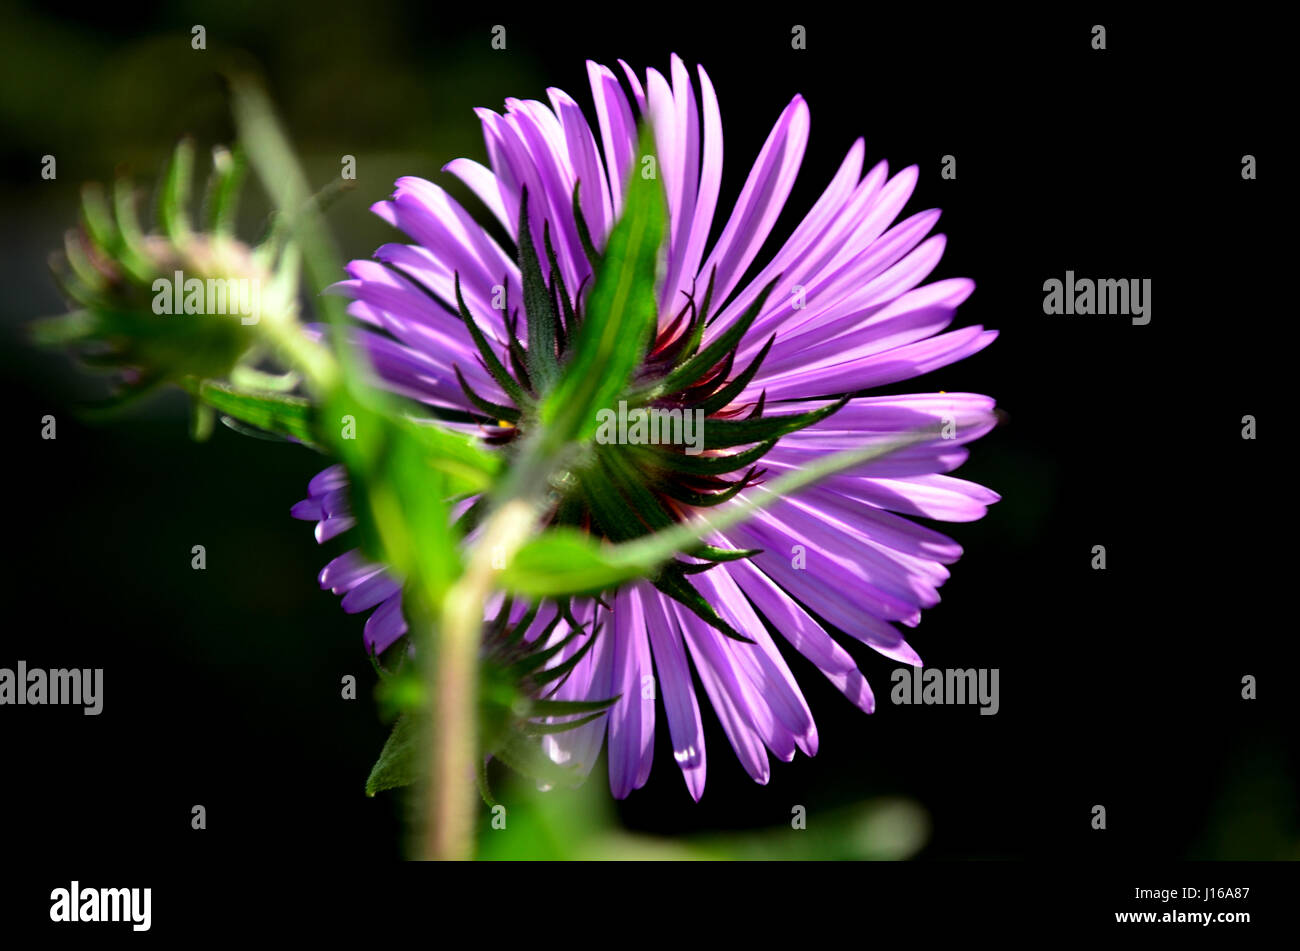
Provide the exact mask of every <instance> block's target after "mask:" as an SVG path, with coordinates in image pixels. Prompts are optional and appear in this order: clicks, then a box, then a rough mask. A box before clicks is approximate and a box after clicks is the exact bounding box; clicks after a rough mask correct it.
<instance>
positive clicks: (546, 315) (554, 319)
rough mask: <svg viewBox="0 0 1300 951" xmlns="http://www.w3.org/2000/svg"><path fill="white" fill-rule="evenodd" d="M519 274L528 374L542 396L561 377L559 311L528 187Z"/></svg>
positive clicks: (521, 209)
mask: <svg viewBox="0 0 1300 951" xmlns="http://www.w3.org/2000/svg"><path fill="white" fill-rule="evenodd" d="M518 245H519V276H520V279H521V280H522V282H523V286H524V314H525V315H526V316H527V318H528V351H527V353H526V356H527V358H528V376H529V378H530V379H531V380H532V381H533V386H534V388H535V389H536V391H537V393H538V395H539V396H545V395H546V394H547V393H549V392H550V391H551V388H552V387H553V386H554V385H555V383H556V381H557V380H559V378H560V363H559V358H558V347H557V343H558V339H559V338H558V331H559V324H560V314H559V311H558V310H556V307H555V298H554V296H552V294H551V291H550V289H549V288H548V287H547V286H546V278H545V277H543V276H542V262H541V259H540V258H539V257H538V256H537V247H536V245H534V244H533V233H532V230H531V228H530V225H529V222H528V189H527V188H525V189H523V191H522V193H521V194H520V198H519V239H518Z"/></svg>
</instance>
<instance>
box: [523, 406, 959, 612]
mask: <svg viewBox="0 0 1300 951" xmlns="http://www.w3.org/2000/svg"><path fill="white" fill-rule="evenodd" d="M937 436H938V430H937V429H934V430H932V429H929V428H926V429H921V430H914V431H912V432H910V433H907V434H905V435H902V436H900V437H899V438H898V439H895V440H891V441H889V442H887V443H883V444H879V445H874V446H870V447H867V448H864V449H849V450H845V451H843V452H837V453H833V454H830V455H827V456H824V457H822V458H821V459H818V460H817V461H816V462H813V463H811V464H809V465H808V466H807V467H805V468H803V469H800V470H798V471H795V472H791V473H788V474H787V475H785V476H782V477H781V478H780V479H777V480H775V481H774V482H772V483H770V484H769V485H768V486H767V487H766V488H767V489H768V491H766V492H762V493H754V494H753V495H751V496H746V497H742V498H740V499H738V500H737V501H736V502H735V503H734V504H733V505H730V506H728V507H727V508H725V509H722V510H720V511H711V512H709V513H707V514H705V513H701V514H699V515H698V516H697V517H695V518H693V519H691V520H690V521H687V522H682V523H679V524H677V525H674V526H673V527H671V528H667V529H664V530H663V531H659V532H655V533H654V534H652V535H646V536H644V537H642V538H638V539H636V540H634V541H629V542H624V543H622V544H617V545H611V544H608V543H605V542H601V541H599V540H597V539H595V538H593V537H591V536H590V535H588V534H587V533H585V532H582V531H579V530H577V529H571V528H566V527H560V528H552V529H550V530H548V531H546V532H543V533H542V534H540V535H538V536H537V537H536V538H534V539H533V540H532V541H530V542H528V543H527V544H526V545H524V546H523V547H522V548H520V549H519V551H517V552H516V553H515V555H514V557H513V558H512V559H511V560H510V562H509V563H508V564H507V565H506V567H505V569H504V570H503V571H502V572H501V576H500V581H501V585H502V587H504V588H505V589H506V590H507V591H510V592H513V593H515V594H520V595H523V596H526V597H548V598H549V597H559V596H562V595H568V594H594V593H596V592H599V591H603V590H606V589H608V588H612V587H615V586H617V585H619V584H623V583H624V582H627V581H631V580H633V579H635V578H639V577H648V576H651V575H653V574H655V572H656V571H658V570H659V568H660V566H661V565H663V564H664V563H665V562H667V561H668V560H669V559H670V558H672V557H673V556H674V555H676V554H678V553H679V552H688V553H689V552H690V551H691V550H692V549H693V548H695V547H696V546H698V545H699V543H700V540H701V539H702V538H704V537H705V536H707V535H710V534H712V533H713V532H718V531H722V530H724V529H726V528H728V527H730V526H732V525H735V524H737V523H739V522H743V521H745V520H746V519H748V518H750V517H751V516H752V515H753V514H754V513H755V512H757V511H758V510H760V509H763V508H766V507H767V506H768V505H771V504H772V503H773V502H775V501H777V500H779V499H781V498H785V497H788V496H790V495H793V494H794V493H796V492H798V491H799V490H800V489H803V488H805V487H806V486H809V485H812V484H814V483H816V482H819V481H821V480H822V479H825V478H827V477H828V476H832V475H835V474H836V473H838V472H843V471H844V470H846V469H852V468H854V467H856V466H860V465H863V464H865V463H867V462H871V461H873V460H876V459H881V458H884V457H886V456H889V455H891V454H892V453H895V452H898V451H899V450H901V449H905V448H907V447H909V446H913V445H916V444H918V443H922V442H926V441H928V440H931V439H934V438H936V437H937Z"/></svg>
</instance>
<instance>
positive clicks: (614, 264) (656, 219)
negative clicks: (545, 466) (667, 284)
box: [541, 126, 668, 447]
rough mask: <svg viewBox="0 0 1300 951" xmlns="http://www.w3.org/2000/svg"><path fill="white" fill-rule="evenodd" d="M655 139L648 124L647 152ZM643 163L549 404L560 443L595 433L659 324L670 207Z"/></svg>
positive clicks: (548, 418) (551, 427)
mask: <svg viewBox="0 0 1300 951" xmlns="http://www.w3.org/2000/svg"><path fill="white" fill-rule="evenodd" d="M653 141H654V140H653V135H652V134H651V132H650V129H649V126H644V127H643V128H642V130H641V146H640V147H641V153H640V154H642V155H645V154H649V153H650V152H651V151H652V149H653ZM638 167H639V163H634V164H633V168H632V172H631V178H630V180H629V182H628V189H627V201H626V203H625V206H624V209H623V215H622V217H621V218H620V219H619V221H618V223H617V224H616V225H615V226H614V230H613V232H612V233H611V234H610V236H609V242H608V244H607V245H606V247H605V254H604V256H603V258H602V259H601V263H600V267H599V269H598V271H597V273H596V279H595V283H594V284H593V286H592V289H591V293H590V295H589V296H588V297H587V307H586V313H585V314H584V316H583V319H582V323H581V324H580V325H579V327H578V329H577V332H576V333H575V334H574V340H573V343H572V349H573V355H572V357H570V359H569V361H568V363H567V365H566V366H565V368H564V373H563V376H562V377H561V379H560V382H559V383H558V384H557V385H556V388H555V390H554V391H553V392H552V393H551V395H550V397H549V398H547V400H546V401H545V403H543V405H542V412H541V419H542V425H543V427H544V429H545V431H546V433H547V439H548V441H549V443H550V445H551V446H553V447H554V446H558V445H562V444H564V443H568V442H570V441H573V440H585V439H588V438H589V437H590V436H591V435H592V434H593V433H594V432H595V431H596V426H597V422H598V421H597V418H596V414H597V412H598V411H599V410H601V409H606V408H609V407H611V406H612V405H613V404H614V401H615V400H616V398H617V397H618V395H619V394H620V393H621V392H623V390H624V389H625V388H626V386H627V383H628V380H629V379H631V377H632V373H633V372H634V371H635V370H636V368H637V367H638V366H639V365H640V363H641V361H642V359H644V357H645V354H646V350H647V348H648V346H649V343H650V340H651V337H652V335H653V333H654V330H655V327H656V325H657V323H658V319H659V308H658V303H657V301H656V295H655V274H656V270H657V265H658V257H659V247H660V245H661V244H662V243H663V239H664V234H665V232H666V230H667V219H668V212H667V205H666V202H665V200H664V192H663V188H662V186H661V185H660V183H659V180H658V178H652V179H646V178H643V177H642V176H641V175H640V174H638V171H637V169H638Z"/></svg>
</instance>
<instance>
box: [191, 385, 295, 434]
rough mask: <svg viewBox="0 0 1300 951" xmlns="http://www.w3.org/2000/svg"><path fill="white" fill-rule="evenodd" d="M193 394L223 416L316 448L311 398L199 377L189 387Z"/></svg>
mask: <svg viewBox="0 0 1300 951" xmlns="http://www.w3.org/2000/svg"><path fill="white" fill-rule="evenodd" d="M192 391H193V392H194V395H195V396H197V397H198V398H199V399H200V400H201V401H202V402H204V403H206V404H207V405H209V406H211V407H212V408H213V409H215V410H217V411H218V412H220V413H223V414H224V415H226V416H231V417H234V418H235V419H237V420H239V421H240V422H242V423H247V424H249V425H250V426H256V427H257V428H258V429H261V430H264V431H266V432H268V433H274V434H275V435H277V436H287V437H290V438H292V439H296V440H298V441H299V442H300V443H302V444H303V445H306V446H310V447H312V448H313V449H318V448H320V439H319V437H318V436H317V434H316V409H315V407H314V406H313V405H312V404H311V401H309V400H305V399H303V398H302V397H298V396H283V395H281V394H279V393H257V392H251V391H248V390H240V389H237V388H235V387H233V386H231V385H230V384H228V383H218V382H216V381H214V380H203V381H201V382H199V383H197V384H194V385H193V386H192Z"/></svg>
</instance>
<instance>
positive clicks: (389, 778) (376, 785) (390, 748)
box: [366, 716, 424, 796]
mask: <svg viewBox="0 0 1300 951" xmlns="http://www.w3.org/2000/svg"><path fill="white" fill-rule="evenodd" d="M423 733H424V731H423V730H421V729H420V726H419V721H418V720H416V718H415V717H411V716H404V717H398V719H397V722H396V723H394V724H393V732H392V733H390V734H389V735H388V741H387V742H386V743H384V748H383V749H382V750H381V751H380V753H379V759H378V760H377V761H376V762H375V765H374V766H373V767H371V769H370V776H369V777H367V779H366V795H367V796H373V795H374V794H375V793H378V792H383V791H384V790H385V789H396V788H397V787H399V786H409V785H410V784H411V783H413V782H415V780H416V779H417V778H418V777H419V769H420V741H421V739H422V737H423Z"/></svg>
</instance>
